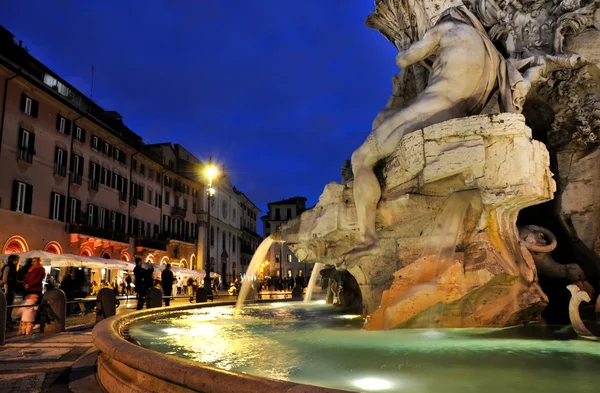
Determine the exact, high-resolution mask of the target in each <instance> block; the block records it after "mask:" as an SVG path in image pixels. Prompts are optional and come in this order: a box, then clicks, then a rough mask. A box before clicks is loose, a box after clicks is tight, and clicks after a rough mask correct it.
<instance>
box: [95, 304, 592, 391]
mask: <svg viewBox="0 0 600 393" xmlns="http://www.w3.org/2000/svg"><path fill="white" fill-rule="evenodd" d="M362 323H363V319H362V317H361V316H358V315H345V314H343V313H342V312H341V311H340V310H336V308H332V307H328V306H325V305H318V304H315V303H312V304H310V305H303V304H301V303H299V302H281V301H278V302H254V303H252V304H250V305H249V306H247V307H245V308H244V309H243V313H242V315H233V307H232V306H224V305H223V303H221V304H216V305H213V304H210V305H208V306H207V307H198V306H195V305H194V306H184V307H173V308H169V309H167V310H165V309H162V310H159V311H154V310H149V311H143V312H139V313H134V314H132V315H129V316H125V317H121V318H112V319H110V320H107V321H104V322H102V323H101V324H99V325H98V326H97V327H96V329H95V330H94V341H95V343H96V345H97V346H98V348H99V349H100V350H101V351H102V353H101V356H100V359H99V362H98V376H99V381H100V382H101V384H102V386H103V387H104V388H105V389H106V390H107V391H108V392H109V393H114V392H125V391H134V392H166V391H170V392H194V391H196V392H207V393H210V392H240V393H242V392H267V393H268V392H307V393H309V392H316V393H322V392H371V391H378V392H407V393H428V392H440V391H444V392H447V393H454V392H465V391H473V392H479V391H486V392H489V393H495V392H498V393H499V392H503V393H505V392H507V391H510V392H515V393H519V392H527V393H535V392H540V393H541V392H544V393H553V392H565V391H577V392H584V393H585V392H595V391H597V379H596V371H595V370H597V368H598V367H599V366H600V345H598V344H597V343H595V342H590V341H585V340H582V339H577V338H576V335H575V334H574V333H573V332H572V330H569V329H568V328H567V329H563V330H564V332H557V331H551V330H543V329H540V328H539V327H536V326H525V327H519V328H505V329H437V330H428V329H396V330H392V331H387V332H372V331H365V330H361V329H360V326H361V325H362ZM128 339H129V340H131V341H128ZM136 344H139V345H136ZM172 355H175V356H172ZM317 385H318V386H317Z"/></svg>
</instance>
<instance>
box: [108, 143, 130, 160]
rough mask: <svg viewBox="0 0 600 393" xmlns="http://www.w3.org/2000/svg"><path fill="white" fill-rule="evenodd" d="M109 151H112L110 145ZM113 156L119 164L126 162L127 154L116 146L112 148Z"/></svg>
mask: <svg viewBox="0 0 600 393" xmlns="http://www.w3.org/2000/svg"><path fill="white" fill-rule="evenodd" d="M110 149H111V152H112V146H111V147H110ZM107 154H108V155H111V153H107ZM113 158H114V159H115V160H117V161H119V162H120V163H121V164H127V154H125V153H123V152H122V151H121V150H119V149H117V148H116V147H115V148H114V156H113Z"/></svg>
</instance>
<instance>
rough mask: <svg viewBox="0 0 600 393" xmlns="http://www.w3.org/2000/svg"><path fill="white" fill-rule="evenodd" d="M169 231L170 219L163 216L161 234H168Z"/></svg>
mask: <svg viewBox="0 0 600 393" xmlns="http://www.w3.org/2000/svg"><path fill="white" fill-rule="evenodd" d="M170 231H171V217H169V216H167V215H166V214H163V233H168V232H170Z"/></svg>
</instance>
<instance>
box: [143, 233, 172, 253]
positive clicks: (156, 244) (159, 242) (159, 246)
mask: <svg viewBox="0 0 600 393" xmlns="http://www.w3.org/2000/svg"><path fill="white" fill-rule="evenodd" d="M167 244H168V242H167V239H165V238H162V237H159V236H155V237H154V238H152V239H149V238H146V237H138V238H136V239H135V247H136V248H138V247H141V248H150V249H153V250H160V251H167Z"/></svg>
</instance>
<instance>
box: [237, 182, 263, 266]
mask: <svg viewBox="0 0 600 393" xmlns="http://www.w3.org/2000/svg"><path fill="white" fill-rule="evenodd" d="M233 191H234V192H235V193H236V194H237V195H238V199H239V203H240V209H239V214H240V229H241V236H240V239H239V244H240V250H241V255H240V273H242V274H244V273H246V270H247V269H248V266H249V265H250V261H251V260H252V257H253V256H254V252H256V249H257V248H258V246H259V245H260V243H261V242H262V237H261V236H260V235H259V234H258V231H257V227H258V225H257V219H258V215H259V214H260V209H259V208H258V207H257V206H256V205H255V204H254V203H252V201H251V200H250V199H249V198H248V197H247V196H246V195H245V194H244V193H243V192H241V191H239V190H237V189H236V188H235V187H234V189H233Z"/></svg>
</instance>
